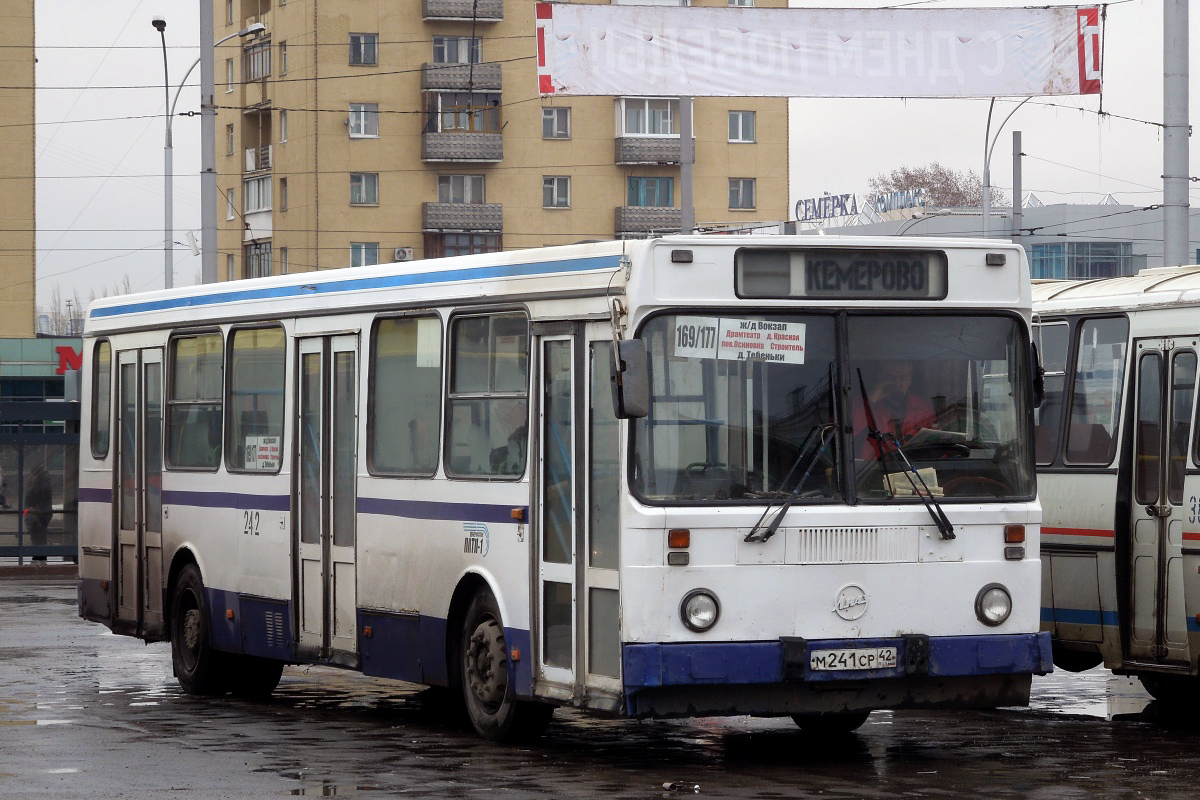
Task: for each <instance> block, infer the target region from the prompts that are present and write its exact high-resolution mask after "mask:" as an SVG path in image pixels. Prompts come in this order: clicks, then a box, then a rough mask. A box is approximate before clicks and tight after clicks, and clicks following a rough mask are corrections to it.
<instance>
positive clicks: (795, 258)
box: [738, 249, 946, 300]
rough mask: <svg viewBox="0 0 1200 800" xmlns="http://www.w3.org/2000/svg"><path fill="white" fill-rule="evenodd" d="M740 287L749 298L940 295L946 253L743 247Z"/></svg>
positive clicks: (916, 297)
mask: <svg viewBox="0 0 1200 800" xmlns="http://www.w3.org/2000/svg"><path fill="white" fill-rule="evenodd" d="M738 261H739V263H738V267H739V269H738V282H739V286H738V288H739V290H740V292H741V294H742V295H743V296H747V297H809V298H813V299H820V300H854V299H859V300H940V299H942V298H943V297H945V296H946V257H945V255H944V254H943V253H940V252H931V251H924V250H833V249H820V250H793V251H779V250H743V251H742V252H740V253H739V254H738Z"/></svg>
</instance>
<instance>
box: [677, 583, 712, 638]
mask: <svg viewBox="0 0 1200 800" xmlns="http://www.w3.org/2000/svg"><path fill="white" fill-rule="evenodd" d="M720 616H721V604H720V603H719V602H718V601H717V596H716V595H715V594H713V593H712V592H711V591H709V590H708V589H693V590H692V591H690V592H688V593H687V594H685V595H684V596H683V602H682V603H680V604H679V617H680V619H682V620H683V624H684V625H686V626H687V627H688V628H689V629H690V630H693V631H706V630H708V629H709V628H711V627H712V626H713V625H716V624H717V618H718V617H720Z"/></svg>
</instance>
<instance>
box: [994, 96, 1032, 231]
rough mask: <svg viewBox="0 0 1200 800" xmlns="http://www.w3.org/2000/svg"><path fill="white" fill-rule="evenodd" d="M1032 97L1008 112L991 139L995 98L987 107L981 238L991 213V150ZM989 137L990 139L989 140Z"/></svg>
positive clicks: (1017, 200)
mask: <svg viewBox="0 0 1200 800" xmlns="http://www.w3.org/2000/svg"><path fill="white" fill-rule="evenodd" d="M1032 99H1033V97H1026V98H1025V99H1024V100H1022V101H1021V102H1019V103H1017V108H1014V109H1013V110H1012V111H1010V112H1008V116H1007V117H1005V118H1004V122H1001V123H1000V126H999V127H998V128H996V135H995V137H992V109H993V108H995V106H996V98H994V97H993V98H992V102H991V105H989V106H988V118H987V128H986V129H984V132H983V238H985V239H986V238H988V217H989V216H990V215H991V213H992V150H994V149H995V148H996V142H997V141H998V140H999V139H1000V132H1001V131H1003V130H1004V126H1005V125H1007V124H1008V121H1009V120H1010V119H1012V115H1013V114H1015V113H1017V109H1019V108H1020V107H1021V106H1023V105H1025V104H1026V103H1028V102H1029V101H1030V100H1032ZM989 137H990V138H989ZM1013 202H1014V203H1020V202H1021V198H1019V197H1018V198H1015V199H1014V200H1013Z"/></svg>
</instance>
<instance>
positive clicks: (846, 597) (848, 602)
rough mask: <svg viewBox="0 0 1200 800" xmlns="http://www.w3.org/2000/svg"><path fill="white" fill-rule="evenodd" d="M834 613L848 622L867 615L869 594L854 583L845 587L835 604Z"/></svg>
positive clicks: (838, 594)
mask: <svg viewBox="0 0 1200 800" xmlns="http://www.w3.org/2000/svg"><path fill="white" fill-rule="evenodd" d="M833 610H834V612H835V613H836V614H837V615H838V616H839V617H841V618H842V619H844V620H846V621H851V620H856V619H858V618H859V617H861V616H862V615H863V614H866V613H867V593H866V592H864V591H863V590H862V587H861V586H856V585H854V584H853V583H851V584H848V585H846V586H843V587H842V588H841V590H840V591H839V592H838V593H837V598H836V599H835V600H834V603H833Z"/></svg>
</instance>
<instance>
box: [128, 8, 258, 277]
mask: <svg viewBox="0 0 1200 800" xmlns="http://www.w3.org/2000/svg"><path fill="white" fill-rule="evenodd" d="M151 24H152V25H154V28H155V29H156V30H157V31H158V35H159V38H160V39H161V40H162V51H163V94H164V97H165V99H166V101H167V102H166V138H165V143H164V145H163V175H164V178H163V192H164V195H165V196H164V198H163V287H164V288H166V289H170V288H171V287H172V286H173V285H174V278H173V273H174V266H175V264H174V261H173V260H172V251H173V250H174V244H175V234H174V220H173V215H174V208H173V207H174V203H175V193H174V177H175V172H174V163H173V162H174V148H173V147H172V142H171V123H172V122H173V121H174V119H175V105H176V104H177V103H178V102H179V94H180V92H182V91H183V86H184V84H185V83H187V79H188V77H189V76H190V75H191V74H192V70H194V69H195V68H196V67H197V66H199V64H200V59H199V58H197V59H196V60H195V61H193V62H192V65H191V66H190V67H188V71H187V72H185V73H184V74H183V80H181V81H180V82H179V87H178V88H176V89H175V98H174V99H173V100H172V99H171V81H170V78H169V75H168V72H167V33H166V31H167V21H166V20H165V19H163V18H162V17H155V18H154V19H153V20H151ZM266 29H267V26H266V25H263V24H262V23H261V22H256V23H254V24H253V25H250V26H247V27H245V28H242V29H241V30H240V31H238V32H237V33H231V34H229V35H228V36H226V37H225V38H223V39H219V40H217V41H215V42H213V45H212V46H213V47H216V46H217V45H219V44H224V43H225V42H228V41H229V40H230V39H236V38H238V37H243V38H244V37H246V36H254V35H257V34H259V33H262V32H263V31H265V30H266ZM214 246H215V245H214ZM205 257H206V258H207V257H208V256H207V254H206V256H205Z"/></svg>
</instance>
